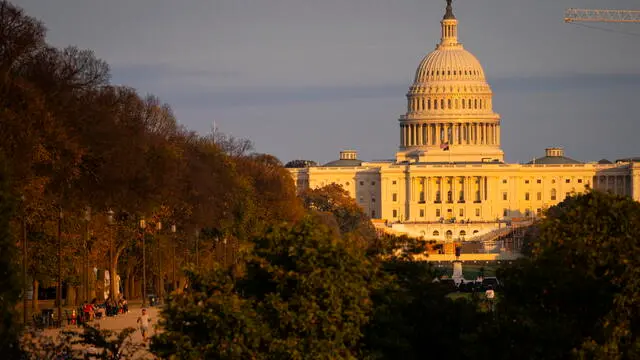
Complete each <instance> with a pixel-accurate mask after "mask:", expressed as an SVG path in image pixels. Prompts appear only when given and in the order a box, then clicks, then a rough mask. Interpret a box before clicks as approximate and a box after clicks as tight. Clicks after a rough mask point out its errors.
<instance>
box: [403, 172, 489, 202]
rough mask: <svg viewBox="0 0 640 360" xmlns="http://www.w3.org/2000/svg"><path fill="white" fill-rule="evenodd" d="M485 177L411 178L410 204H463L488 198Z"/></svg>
mask: <svg viewBox="0 0 640 360" xmlns="http://www.w3.org/2000/svg"><path fill="white" fill-rule="evenodd" d="M488 190H489V188H488V179H487V177H486V176H414V177H412V178H411V190H410V191H411V202H414V203H415V202H417V203H427V202H429V203H435V204H438V203H448V204H453V203H463V202H476V203H477V202H482V201H486V200H487V198H488Z"/></svg>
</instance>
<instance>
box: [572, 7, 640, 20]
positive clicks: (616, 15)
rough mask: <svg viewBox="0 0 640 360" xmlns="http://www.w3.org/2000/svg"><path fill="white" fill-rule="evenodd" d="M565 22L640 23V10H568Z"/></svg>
mask: <svg viewBox="0 0 640 360" xmlns="http://www.w3.org/2000/svg"><path fill="white" fill-rule="evenodd" d="M564 22H568V23H570V22H615V23H640V10H600V9H567V10H566V11H565V12H564Z"/></svg>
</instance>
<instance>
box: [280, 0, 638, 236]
mask: <svg viewBox="0 0 640 360" xmlns="http://www.w3.org/2000/svg"><path fill="white" fill-rule="evenodd" d="M447 3H448V4H447V8H446V13H445V15H444V18H443V19H442V21H441V22H440V23H441V28H442V32H441V39H440V43H439V44H438V45H437V46H436V48H435V50H434V51H432V52H431V53H429V54H428V55H426V56H425V57H424V59H422V61H421V62H420V65H419V66H418V69H417V70H416V73H415V80H414V82H413V84H412V85H411V86H410V88H409V92H408V93H407V95H406V96H407V111H406V113H405V114H404V115H401V116H400V118H399V119H398V123H399V127H400V146H399V150H398V152H397V153H396V156H395V160H388V161H372V162H367V161H362V160H359V159H358V156H357V152H356V151H354V150H344V151H341V152H340V159H339V160H336V161H332V162H329V163H327V164H324V165H322V166H311V167H303V168H292V169H289V170H290V171H291V174H292V175H293V177H294V180H295V182H296V186H297V188H298V190H299V191H301V190H304V189H306V188H309V187H310V188H317V187H322V186H326V185H329V184H331V183H335V184H339V185H341V186H342V187H343V188H344V189H345V190H346V191H348V193H349V194H350V195H351V196H353V197H354V198H355V199H356V202H357V203H358V204H359V205H360V206H361V207H362V208H363V209H364V211H365V212H366V213H367V214H369V216H371V218H372V219H373V222H374V224H376V225H377V226H378V227H381V226H382V227H383V228H384V229H385V231H389V232H393V233H405V234H408V235H411V236H416V237H424V238H425V239H435V240H472V239H474V238H478V237H480V236H482V235H483V234H487V233H490V232H492V231H496V229H499V228H501V227H505V226H506V223H513V222H519V221H527V220H532V219H534V218H535V217H538V216H541V215H542V213H543V211H544V209H546V208H548V207H550V206H553V205H556V204H558V203H559V202H561V201H562V200H563V199H564V198H565V197H566V196H568V195H570V194H573V193H581V192H585V191H586V190H587V189H589V188H594V189H597V190H602V191H610V192H613V193H615V194H620V195H626V196H631V197H632V198H633V199H635V200H636V201H640V158H635V159H634V158H632V159H623V160H618V161H616V162H615V163H611V162H609V161H604V160H603V161H600V162H597V163H595V162H591V163H582V162H580V161H576V160H573V159H571V158H569V157H566V156H565V154H564V152H563V150H562V148H557V147H554V148H547V149H545V156H543V157H539V158H537V159H534V160H533V161H531V162H529V163H527V164H507V163H505V162H504V152H503V151H502V149H501V147H500V124H501V119H500V115H499V114H497V113H495V112H494V111H493V104H492V102H493V101H492V100H493V95H492V91H491V87H490V86H489V84H488V83H487V81H486V79H485V74H484V71H483V69H482V66H481V65H480V62H479V61H478V59H476V57H475V56H474V55H473V54H471V53H470V52H469V51H467V50H465V49H464V47H463V46H462V44H461V43H459V42H458V20H457V19H456V18H455V16H454V14H453V10H452V7H451V1H450V0H448V1H447Z"/></svg>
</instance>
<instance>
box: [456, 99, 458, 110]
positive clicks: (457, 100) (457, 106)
mask: <svg viewBox="0 0 640 360" xmlns="http://www.w3.org/2000/svg"><path fill="white" fill-rule="evenodd" d="M457 109H458V99H456V110H457Z"/></svg>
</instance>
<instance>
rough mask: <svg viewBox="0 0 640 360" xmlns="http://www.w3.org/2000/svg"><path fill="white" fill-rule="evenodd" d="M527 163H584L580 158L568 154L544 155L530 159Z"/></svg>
mask: <svg viewBox="0 0 640 360" xmlns="http://www.w3.org/2000/svg"><path fill="white" fill-rule="evenodd" d="M527 164H535V165H538V164H539V165H561V164H584V163H583V162H580V161H578V160H574V159H572V158H568V157H566V156H543V157H540V158H537V159H533V160H531V161H529V162H528V163H527Z"/></svg>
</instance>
